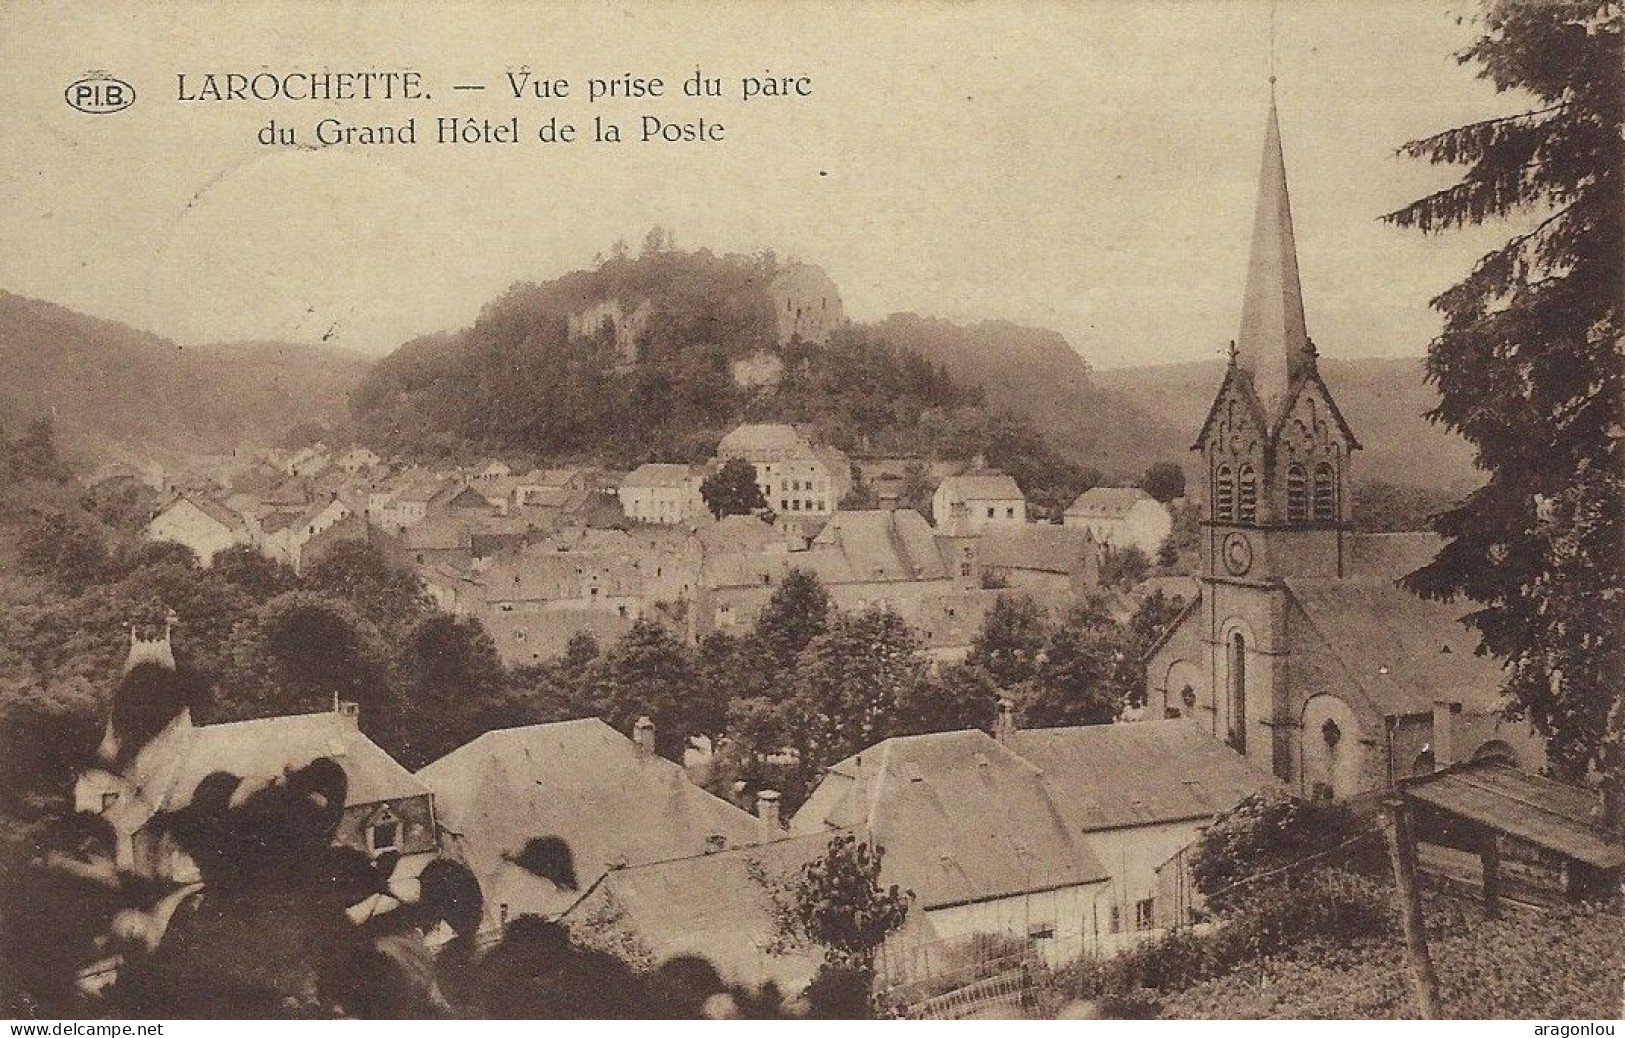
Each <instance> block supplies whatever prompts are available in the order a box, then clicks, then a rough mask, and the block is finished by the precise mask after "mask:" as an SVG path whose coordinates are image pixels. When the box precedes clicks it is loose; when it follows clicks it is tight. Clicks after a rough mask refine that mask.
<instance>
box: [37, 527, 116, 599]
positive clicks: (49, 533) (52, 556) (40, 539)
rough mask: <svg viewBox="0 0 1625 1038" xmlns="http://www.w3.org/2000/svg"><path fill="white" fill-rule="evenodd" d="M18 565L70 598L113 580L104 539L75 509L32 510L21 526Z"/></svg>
mask: <svg viewBox="0 0 1625 1038" xmlns="http://www.w3.org/2000/svg"><path fill="white" fill-rule="evenodd" d="M17 561H18V564H19V566H20V567H21V569H22V570H23V572H25V573H30V574H34V575H36V576H41V577H47V578H49V579H52V580H55V581H56V582H57V583H59V584H60V585H62V588H63V590H65V591H67V592H69V593H70V594H77V593H78V592H80V591H83V590H84V589H85V588H86V587H89V586H90V585H92V584H99V583H102V582H104V581H107V580H111V579H113V578H114V577H115V576H116V573H115V570H114V564H113V553H112V551H111V550H110V548H109V545H108V542H107V537H106V535H105V534H103V532H102V531H101V529H100V527H98V526H97V524H96V523H95V521H94V520H92V519H91V518H90V517H88V516H86V515H85V514H84V513H83V512H80V511H78V510H77V509H75V510H73V511H70V512H64V511H59V510H56V509H51V508H38V509H34V510H32V511H31V512H30V513H29V515H28V517H27V519H26V520H24V523H23V529H22V536H21V538H20V542H19V545H18V553H17Z"/></svg>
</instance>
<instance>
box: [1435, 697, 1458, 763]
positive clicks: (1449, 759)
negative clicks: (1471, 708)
mask: <svg viewBox="0 0 1625 1038" xmlns="http://www.w3.org/2000/svg"><path fill="white" fill-rule="evenodd" d="M1459 713H1461V704H1460V703H1451V702H1447V701H1445V700H1442V699H1440V700H1435V701H1434V703H1433V739H1432V742H1433V766H1434V767H1435V768H1438V769H1440V770H1443V769H1445V768H1448V767H1450V765H1452V764H1454V763H1456V715H1457V714H1459Z"/></svg>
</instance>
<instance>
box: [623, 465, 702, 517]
mask: <svg viewBox="0 0 1625 1038" xmlns="http://www.w3.org/2000/svg"><path fill="white" fill-rule="evenodd" d="M700 481H701V477H700V475H699V474H698V473H697V472H695V471H694V470H693V469H691V468H690V467H689V466H687V465H667V464H660V463H656V462H650V463H649V464H647V465H639V466H638V467H637V468H635V469H633V470H632V471H631V472H629V473H627V475H626V478H625V479H623V480H621V485H620V488H619V489H618V490H617V491H616V493H617V495H618V496H619V497H620V499H621V508H622V509H623V510H624V511H625V512H626V517H627V518H628V519H631V520H633V521H634V522H640V523H660V524H662V525H668V526H669V525H674V524H676V523H682V522H686V521H688V520H689V519H692V518H694V517H695V516H698V515H701V514H703V513H704V512H705V499H704V498H702V497H701V496H700Z"/></svg>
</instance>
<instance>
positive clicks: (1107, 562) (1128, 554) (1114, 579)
mask: <svg viewBox="0 0 1625 1038" xmlns="http://www.w3.org/2000/svg"><path fill="white" fill-rule="evenodd" d="M1150 575H1151V560H1150V559H1149V558H1147V557H1146V554H1145V552H1144V551H1143V550H1141V548H1140V546H1139V545H1137V544H1131V545H1129V546H1128V547H1126V548H1116V547H1112V546H1109V545H1108V546H1107V548H1106V557H1105V559H1104V560H1102V562H1101V565H1100V582H1101V583H1102V584H1105V585H1106V586H1107V587H1116V588H1122V589H1124V590H1128V589H1130V588H1133V587H1134V586H1135V585H1137V584H1139V583H1140V582H1141V581H1143V580H1144V579H1145V578H1146V577H1149V576H1150Z"/></svg>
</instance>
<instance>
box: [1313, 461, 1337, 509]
mask: <svg viewBox="0 0 1625 1038" xmlns="http://www.w3.org/2000/svg"><path fill="white" fill-rule="evenodd" d="M1336 518H1337V474H1336V473H1335V472H1334V471H1333V470H1332V466H1331V464H1330V463H1329V462H1324V461H1323V462H1321V463H1320V464H1319V465H1316V466H1315V520H1316V521H1317V522H1331V521H1332V520H1334V519H1336Z"/></svg>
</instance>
